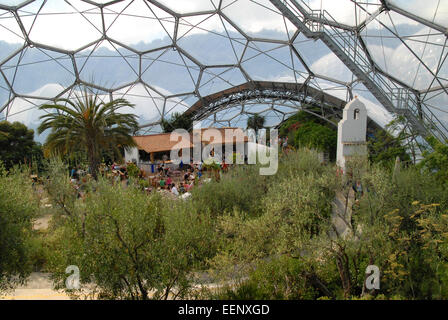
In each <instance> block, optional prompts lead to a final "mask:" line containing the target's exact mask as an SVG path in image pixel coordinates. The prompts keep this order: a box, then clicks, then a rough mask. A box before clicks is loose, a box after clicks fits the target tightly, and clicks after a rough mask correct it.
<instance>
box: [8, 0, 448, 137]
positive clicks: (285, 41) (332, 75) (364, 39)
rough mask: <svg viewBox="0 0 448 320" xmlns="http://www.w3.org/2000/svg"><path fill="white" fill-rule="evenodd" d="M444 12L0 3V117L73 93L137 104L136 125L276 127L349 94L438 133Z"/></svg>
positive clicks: (447, 73) (405, 6) (388, 0)
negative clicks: (254, 121) (255, 118)
mask: <svg viewBox="0 0 448 320" xmlns="http://www.w3.org/2000/svg"><path fill="white" fill-rule="evenodd" d="M447 26H448V4H447V3H446V2H444V1H441V0H427V1H424V2H417V1H408V0H363V1H358V0H356V1H355V0H286V1H285V0H283V1H281V0H182V1H180V0H157V1H156V0H115V1H111V0H109V1H92V0H65V1H56V0H34V1H33V0H28V1H20V0H0V27H1V28H0V29H1V30H2V31H1V32H0V111H1V112H2V114H1V116H0V118H3V119H4V118H6V119H8V120H10V121H15V120H18V121H22V122H25V123H26V124H28V125H29V126H31V127H36V126H37V125H38V123H39V119H38V118H39V116H40V113H39V112H40V111H38V110H37V108H36V107H37V106H39V105H40V104H42V103H47V102H48V101H54V100H55V99H57V98H61V97H68V98H70V97H72V96H73V95H74V94H76V93H77V92H78V91H80V90H81V89H82V87H87V88H88V89H89V90H90V91H92V92H94V93H97V94H99V95H100V96H101V97H102V99H104V100H109V99H114V98H118V97H124V98H126V99H128V100H129V101H130V102H132V103H134V104H135V106H136V107H135V109H134V112H136V113H137V114H138V115H139V118H140V123H141V125H142V130H143V131H145V132H148V131H158V130H160V128H159V126H158V124H159V123H160V121H161V119H163V118H167V117H169V116H170V114H172V113H173V112H190V113H191V112H194V114H195V117H196V119H197V120H201V121H202V126H203V127H204V126H243V127H244V126H245V125H246V120H247V117H248V116H249V115H252V114H261V115H263V116H264V117H265V118H266V124H267V126H275V125H277V124H278V123H280V122H281V121H283V120H285V119H286V118H287V117H288V116H289V115H291V114H293V113H295V112H296V111H297V110H298V109H300V108H302V107H303V106H305V105H310V104H311V105H315V106H321V109H322V111H321V112H320V113H319V114H316V115H317V116H321V117H324V118H325V117H329V116H334V115H335V114H337V113H338V111H340V110H341V108H342V107H343V105H344V103H345V102H347V101H349V100H351V99H352V98H353V97H355V96H358V97H359V98H360V99H361V100H362V101H363V102H364V103H365V104H366V105H367V107H368V110H369V116H370V117H371V118H372V119H374V120H375V121H376V122H378V123H380V124H382V125H384V124H386V123H387V122H388V121H389V120H390V119H391V114H401V115H403V116H404V117H405V118H406V119H407V121H408V126H409V129H410V130H415V131H417V132H419V133H420V134H421V135H427V134H433V135H435V136H436V137H437V138H439V139H440V140H444V139H446V137H447V135H448V131H447V129H446V127H447V123H448V114H447V112H448V108H447V105H448V91H447V83H448V61H447V54H448V46H447Z"/></svg>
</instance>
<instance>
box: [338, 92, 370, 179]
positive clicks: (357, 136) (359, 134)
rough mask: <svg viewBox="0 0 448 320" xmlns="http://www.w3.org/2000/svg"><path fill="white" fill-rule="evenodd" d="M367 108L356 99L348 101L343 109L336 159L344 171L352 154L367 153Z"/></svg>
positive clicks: (364, 154) (362, 154)
mask: <svg viewBox="0 0 448 320" xmlns="http://www.w3.org/2000/svg"><path fill="white" fill-rule="evenodd" d="M366 133H367V109H366V106H365V105H364V104H363V103H362V102H361V101H360V100H359V99H358V98H355V99H354V100H352V101H350V102H349V103H348V104H347V105H346V106H345V108H344V110H343V117H342V120H341V121H339V124H338V145H337V156H336V161H337V164H338V166H339V167H341V168H342V169H343V170H344V172H345V164H346V161H347V160H348V159H349V158H350V157H353V156H366V155H367V143H366Z"/></svg>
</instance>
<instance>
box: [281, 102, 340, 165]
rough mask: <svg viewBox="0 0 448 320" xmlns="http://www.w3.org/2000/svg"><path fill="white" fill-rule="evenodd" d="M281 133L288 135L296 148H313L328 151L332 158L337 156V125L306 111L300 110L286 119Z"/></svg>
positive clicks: (283, 135)
mask: <svg viewBox="0 0 448 320" xmlns="http://www.w3.org/2000/svg"><path fill="white" fill-rule="evenodd" d="M279 134H280V136H282V137H285V136H287V137H288V140H289V141H290V143H292V145H294V146H295V147H296V148H312V149H315V150H317V151H321V152H328V153H329V154H330V157H331V158H332V159H334V158H335V157H336V143H337V130H336V127H335V126H334V125H332V124H330V123H329V122H327V121H325V120H323V119H320V118H318V117H316V116H315V115H312V114H310V113H308V112H306V111H303V110H302V111H299V112H298V113H297V114H295V115H293V116H291V117H290V118H289V119H288V120H286V121H285V122H284V123H283V124H282V126H281V127H280V130H279Z"/></svg>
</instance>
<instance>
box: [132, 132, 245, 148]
mask: <svg viewBox="0 0 448 320" xmlns="http://www.w3.org/2000/svg"><path fill="white" fill-rule="evenodd" d="M207 129H216V130H218V131H219V132H220V133H221V135H222V140H223V141H222V142H221V143H223V144H225V143H229V144H230V143H236V142H247V141H248V137H247V136H246V135H245V134H244V131H243V130H242V129H240V128H230V127H226V128H202V129H194V130H193V135H196V134H201V142H203V143H205V144H208V143H210V141H209V140H212V143H213V139H211V138H209V137H208V136H207V135H206V134H205V132H206V130H207ZM226 129H227V131H226ZM229 129H231V130H233V132H232V131H231V130H229ZM226 132H227V137H226ZM229 132H230V136H229ZM232 133H233V134H234V135H235V137H233V139H232V137H231V134H232ZM170 135H171V133H160V134H152V135H146V136H134V140H135V142H136V143H137V146H138V149H139V150H145V151H146V152H148V153H152V152H163V151H170V150H172V149H173V148H174V147H175V146H176V148H177V149H182V148H192V147H193V137H191V133H190V137H191V138H190V141H188V140H186V139H182V142H177V141H170ZM232 140H233V141H232ZM179 143H180V144H179ZM215 143H216V142H215ZM178 144H179V145H178Z"/></svg>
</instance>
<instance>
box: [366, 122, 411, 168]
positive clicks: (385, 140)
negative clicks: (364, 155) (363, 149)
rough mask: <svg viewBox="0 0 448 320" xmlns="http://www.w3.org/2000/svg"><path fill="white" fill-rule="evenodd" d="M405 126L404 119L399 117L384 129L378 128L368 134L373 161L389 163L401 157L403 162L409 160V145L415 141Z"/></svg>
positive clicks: (370, 154) (370, 156)
mask: <svg viewBox="0 0 448 320" xmlns="http://www.w3.org/2000/svg"><path fill="white" fill-rule="evenodd" d="M404 128H405V126H404V123H403V119H402V118H397V119H394V120H392V121H391V122H389V123H388V124H387V125H386V127H385V128H384V129H382V128H379V129H376V130H375V131H374V132H373V134H372V135H371V136H368V139H367V146H368V150H369V160H370V161H371V162H372V163H379V164H381V165H388V164H391V163H393V162H394V161H395V159H396V158H397V157H399V158H400V160H401V161H402V162H409V161H410V160H411V157H410V155H409V154H408V152H407V146H409V145H410V144H412V143H413V142H412V141H413V138H412V137H411V136H410V135H409V134H408V133H407V132H406V131H405V130H404ZM411 151H412V148H411Z"/></svg>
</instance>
